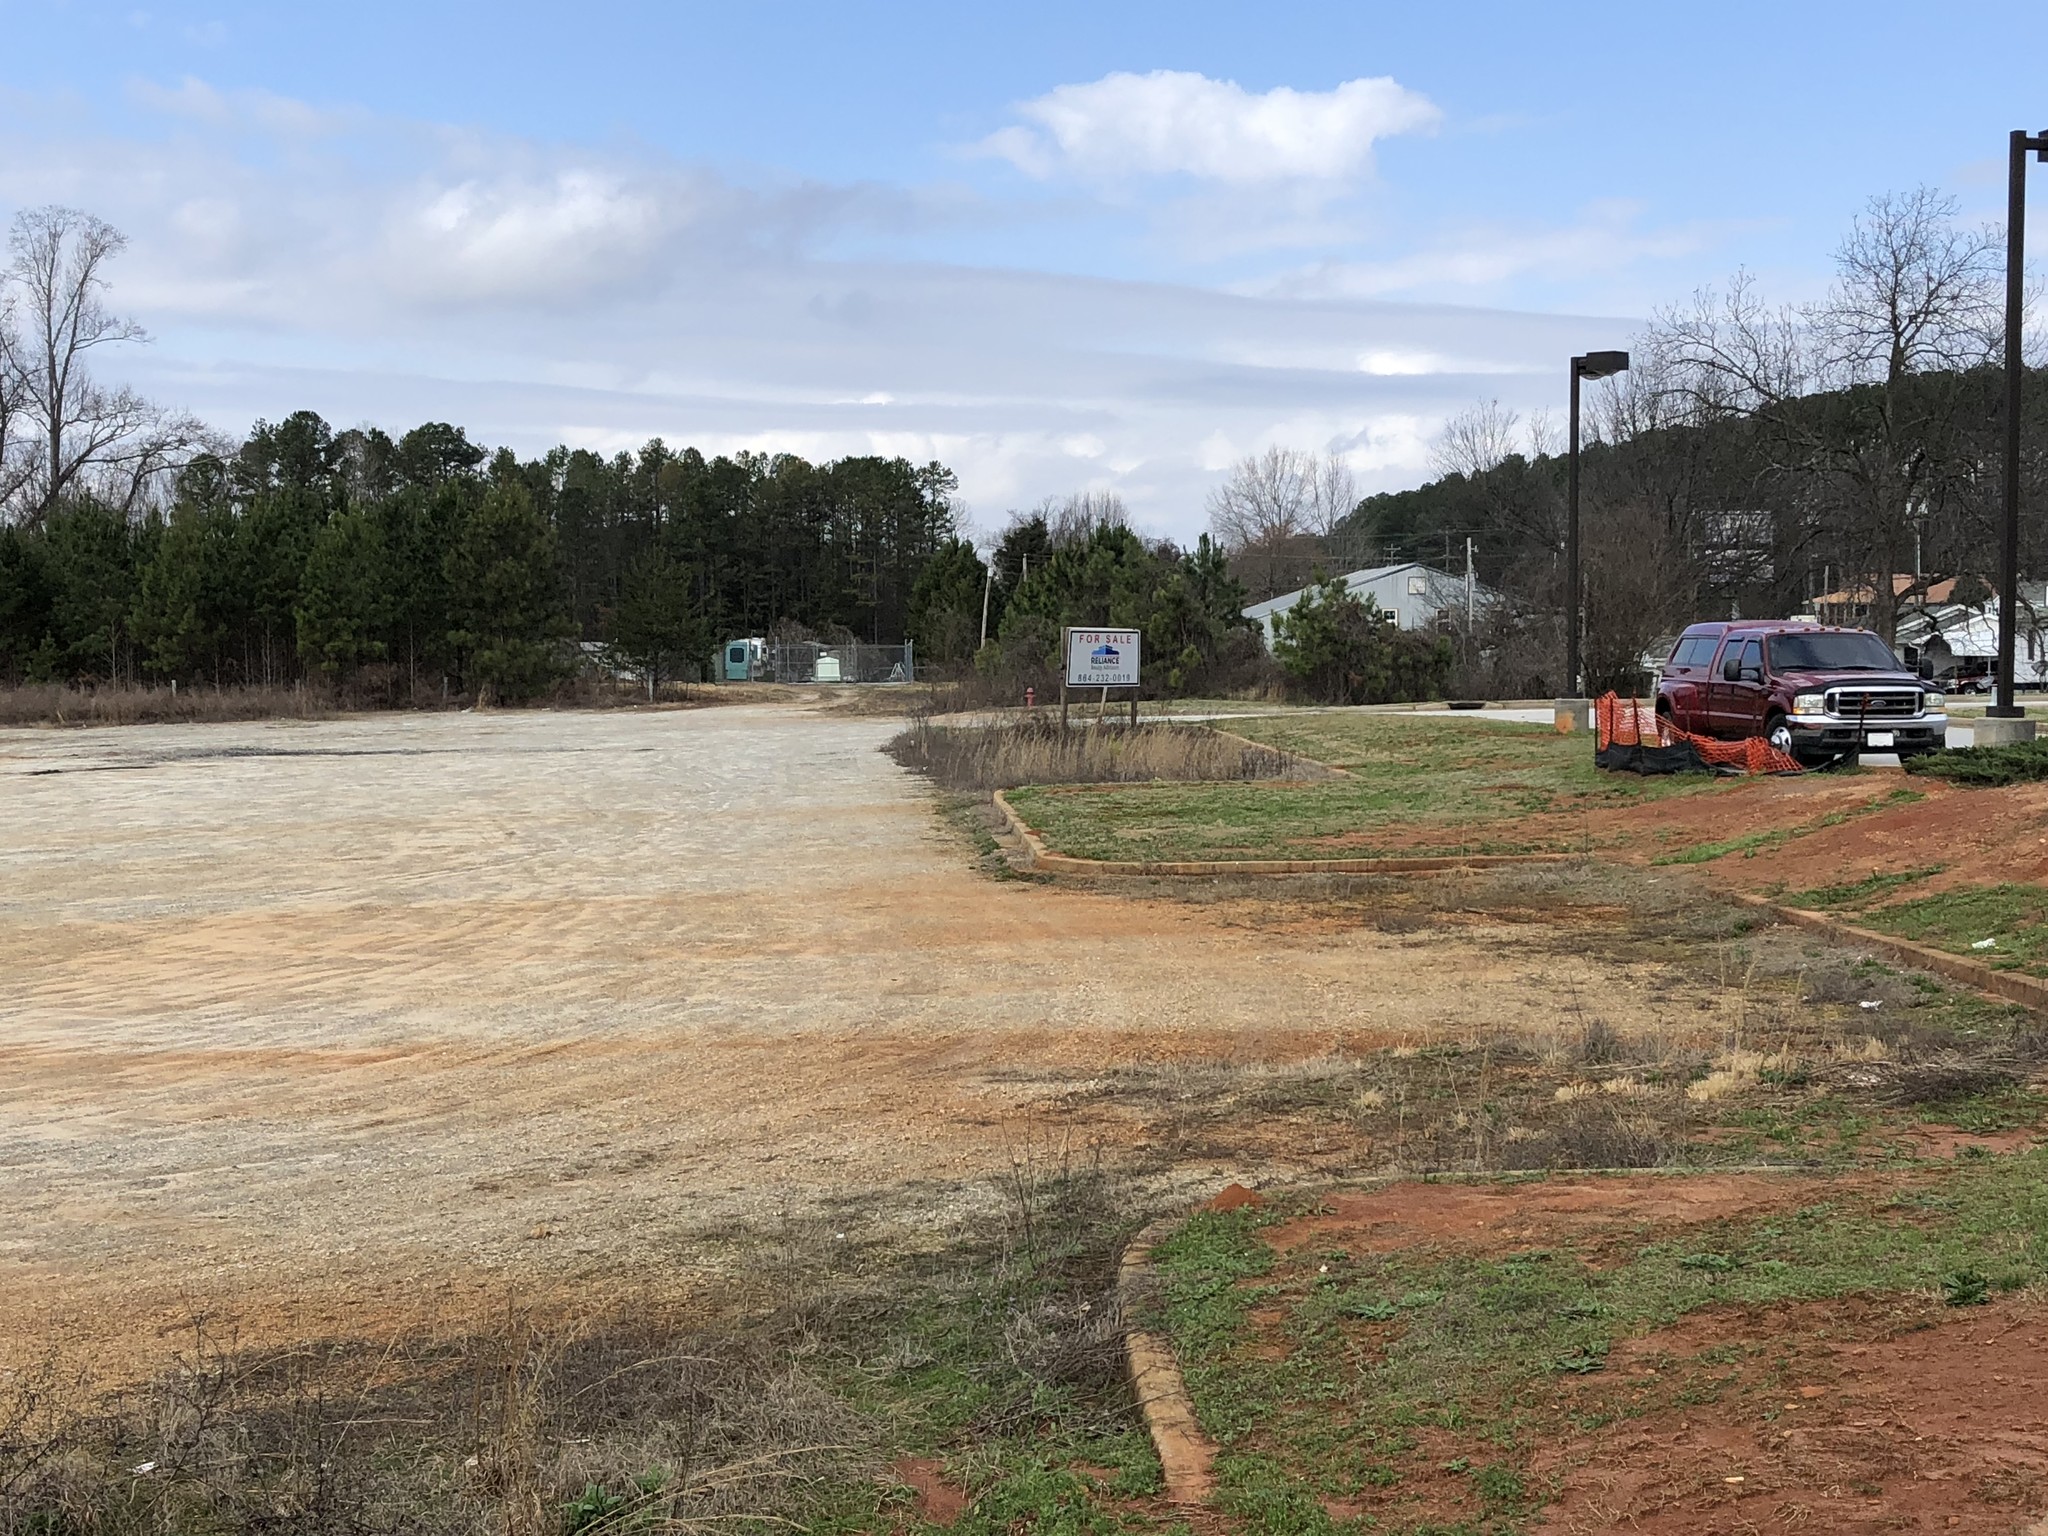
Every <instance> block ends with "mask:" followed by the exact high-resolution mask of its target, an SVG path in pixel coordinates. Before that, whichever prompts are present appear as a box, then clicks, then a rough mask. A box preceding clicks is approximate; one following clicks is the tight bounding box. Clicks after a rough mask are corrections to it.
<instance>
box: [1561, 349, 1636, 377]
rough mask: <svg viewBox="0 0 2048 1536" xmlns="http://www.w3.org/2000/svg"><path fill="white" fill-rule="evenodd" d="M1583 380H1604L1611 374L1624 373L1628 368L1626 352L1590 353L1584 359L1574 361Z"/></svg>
mask: <svg viewBox="0 0 2048 1536" xmlns="http://www.w3.org/2000/svg"><path fill="white" fill-rule="evenodd" d="M1572 367H1574V368H1576V369H1577V370H1578V373H1579V377H1580V378H1582V379H1604V378H1606V377H1607V376H1608V375H1609V374H1610V373H1622V372H1624V371H1626V370H1627V368H1628V354H1627V353H1626V352H1588V353H1587V354H1586V355H1585V356H1584V357H1575V358H1573V359H1572Z"/></svg>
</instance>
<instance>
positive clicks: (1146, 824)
mask: <svg viewBox="0 0 2048 1536" xmlns="http://www.w3.org/2000/svg"><path fill="white" fill-rule="evenodd" d="M1230 729H1231V730H1232V731H1234V732H1235V733H1237V734H1238V735H1240V736H1244V737H1247V738H1249V739H1251V740H1254V741H1257V742H1260V743H1262V744H1264V745H1266V746H1271V747H1276V748H1279V749H1281V750H1283V751H1286V752H1291V753H1295V754H1298V755H1300V756H1303V757H1307V758H1312V759H1314V760H1316V761H1318V762H1322V763H1327V764H1329V765H1330V766H1332V767H1337V768H1342V769H1344V770H1346V771H1347V772H1348V773H1349V774H1350V775H1351V776H1350V777H1346V778H1335V779H1329V780H1323V781H1318V782H1313V783H1301V782H1249V783H1229V782H1224V783H1204V784H1165V783H1154V784H1120V785H1115V786H1109V787H1093V786H1034V787H1030V788H1026V789H1019V790H1012V791H1009V792H1008V793H1009V798H1010V802H1011V804H1012V805H1014V806H1016V808H1017V809H1018V811H1019V812H1021V813H1022V814H1023V815H1024V816H1025V818H1026V819H1027V820H1029V821H1030V822H1031V824H1032V825H1033V826H1035V827H1037V828H1038V829H1039V830H1040V831H1042V832H1043V833H1044V834H1045V837H1046V840H1047V841H1048V842H1049V843H1050V844H1051V845H1052V846H1053V847H1055V848H1057V849H1058V850H1059V851H1060V852H1062V853H1067V854H1073V855H1076V856H1078V857H1081V858H1092V859H1147V860H1155V859H1156V860H1165V859H1233V858H1272V857H1283V858H1361V857H1372V856H1373V855H1374V854H1375V853H1377V852H1380V851H1387V852H1395V853H1399V854H1425V855H1426V854H1435V853H1530V852H1550V853H1569V852H1575V851H1579V850H1581V849H1583V848H1585V847H1586V845H1587V841H1588V838H1589V835H1590V834H1589V830H1588V825H1587V824H1586V823H1584V822H1583V821H1579V820H1578V819H1577V817H1576V816H1575V815H1574V814H1573V813H1579V812H1586V811H1592V810H1598V809H1605V808H1611V807H1620V806H1628V805H1635V804H1641V803H1644V802H1646V801H1650V800H1656V799H1663V798H1666V797H1669V796H1673V795H1689V794H1710V793H1713V792H1715V790H1716V789H1718V788H1725V787H1726V785H1725V782H1724V781H1720V780H1716V779H1713V778H1710V777H1706V776H1693V775H1676V776H1672V777H1669V778H1661V779H1639V778H1637V777H1636V776H1635V775H1633V774H1610V773H1602V772H1600V770H1599V769H1597V768H1595V767H1594V766H1593V753H1592V747H1591V743H1590V738H1588V737H1585V736H1560V735H1558V734H1557V733H1556V732H1555V731H1551V730H1546V729H1544V728H1542V727H1540V726H1524V725H1512V724H1505V723H1486V722H1478V721H1468V720H1460V719H1455V718H1452V719H1436V718H1427V717H1403V716H1390V715H1371V714H1349V713H1339V714H1326V715H1286V716H1279V717H1271V718H1258V719H1250V720H1233V721H1232V722H1231V724H1230ZM1534 816H1548V817H1551V818H1552V819H1551V821H1550V823H1549V824H1548V825H1539V826H1534V827H1532V826H1530V825H1527V819H1528V818H1530V817H1534ZM1389 831H1398V832H1399V833H1400V834H1401V835H1402V844H1403V846H1401V847H1400V848H1399V849H1390V850H1381V849H1379V848H1376V847H1375V846H1374V841H1375V837H1376V835H1377V834H1381V833H1385V832H1389Z"/></svg>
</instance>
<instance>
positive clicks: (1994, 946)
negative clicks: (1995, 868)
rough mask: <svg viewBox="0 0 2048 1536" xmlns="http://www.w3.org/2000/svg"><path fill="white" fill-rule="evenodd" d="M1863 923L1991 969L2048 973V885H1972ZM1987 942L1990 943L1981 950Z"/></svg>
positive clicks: (1887, 909)
mask: <svg viewBox="0 0 2048 1536" xmlns="http://www.w3.org/2000/svg"><path fill="white" fill-rule="evenodd" d="M1862 922H1863V924H1864V925H1865V926H1866V927H1870V928H1876V929H1878V930H1880V931H1882V932H1884V933H1895V934H1897V935H1898V936H1899V937H1900V938H1902V939H1911V940H1912V941H1913V942H1914V943H1916V944H1926V945H1930V946H1932V947H1933V948H1936V949H1946V950H1951V951H1953V952H1954V953H1956V954H1959V955H1968V956H1970V957H1971V958H1972V959H1977V960H1982V961H1983V962H1985V963H1986V964H1987V965H1991V966H1995V967H2000V968H2003V969H2017V970H2025V971H2028V972H2030V973H2032V974H2034V975H2037V976H2039V975H2048V886H2042V885H2026V884H2020V883H2016V882H2006V883H2002V884H1999V885H1976V886H1967V887H1964V888H1962V889H1958V890H1953V891H1943V892H1942V893H1941V894H1940V895H1937V896H1923V897H1921V898H1919V899H1918V900H1915V901H1901V902H1894V903H1893V904H1891V905H1889V906H1883V907H1879V908H1877V910H1875V911H1873V912H1867V913H1865V914H1864V916H1863V918H1862ZM1985 939H1989V940H1991V943H1990V944H1988V945H1985V946H1984V947H1982V948H1979V947H1978V946H1979V945H1980V943H1982V941H1983V940H1985Z"/></svg>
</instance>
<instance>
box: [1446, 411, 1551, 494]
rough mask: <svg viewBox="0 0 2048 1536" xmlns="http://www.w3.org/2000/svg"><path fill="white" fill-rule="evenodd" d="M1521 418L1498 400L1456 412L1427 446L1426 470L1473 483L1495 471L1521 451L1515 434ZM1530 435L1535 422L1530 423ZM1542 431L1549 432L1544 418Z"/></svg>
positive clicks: (1534, 429) (1533, 429) (1535, 425)
mask: <svg viewBox="0 0 2048 1536" xmlns="http://www.w3.org/2000/svg"><path fill="white" fill-rule="evenodd" d="M1520 421H1521V418H1520V417H1519V416H1517V415H1516V414H1515V413H1514V412H1513V411H1511V410H1508V409H1506V408H1504V407H1503V406H1502V405H1501V403H1500V402H1499V401H1498V400H1482V401H1480V402H1479V403H1478V404H1476V405H1473V406H1470V407H1468V408H1467V409H1465V410H1462V411H1460V412H1458V414H1457V415H1455V416H1453V417H1452V418H1451V419H1450V420H1449V421H1447V422H1445V423H1444V425H1443V430H1442V431H1440V432H1438V433H1437V435H1436V440H1435V441H1434V442H1432V443H1431V444H1430V446H1429V467H1430V468H1431V469H1432V470H1433V471H1435V472H1436V473H1437V474H1438V475H1440V476H1450V475H1463V476H1464V477H1465V478H1466V479H1468V480H1475V479H1477V478H1478V477H1479V476H1481V475H1483V474H1485V473H1486V472H1487V471H1488V470H1490V469H1497V468H1498V467H1499V466H1500V465H1502V464H1503V463H1505V462H1506V461H1507V459H1508V457H1509V456H1510V455H1512V454H1516V453H1519V452H1521V446H1520V437H1519V434H1518V433H1517V432H1516V431H1515V428H1516V426H1517V425H1518V424H1519V423H1520ZM1530 429H1531V431H1532V432H1534V431H1536V430H1538V429H1539V428H1538V423H1536V422H1531V423H1530ZM1541 429H1542V430H1549V419H1548V418H1547V417H1545V418H1543V422H1542V427H1541Z"/></svg>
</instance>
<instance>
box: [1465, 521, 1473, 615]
mask: <svg viewBox="0 0 2048 1536" xmlns="http://www.w3.org/2000/svg"><path fill="white" fill-rule="evenodd" d="M1465 633H1466V634H1468V635H1469V634H1471V633H1472V536H1471V535H1470V534H1467V535H1466V536H1465Z"/></svg>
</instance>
